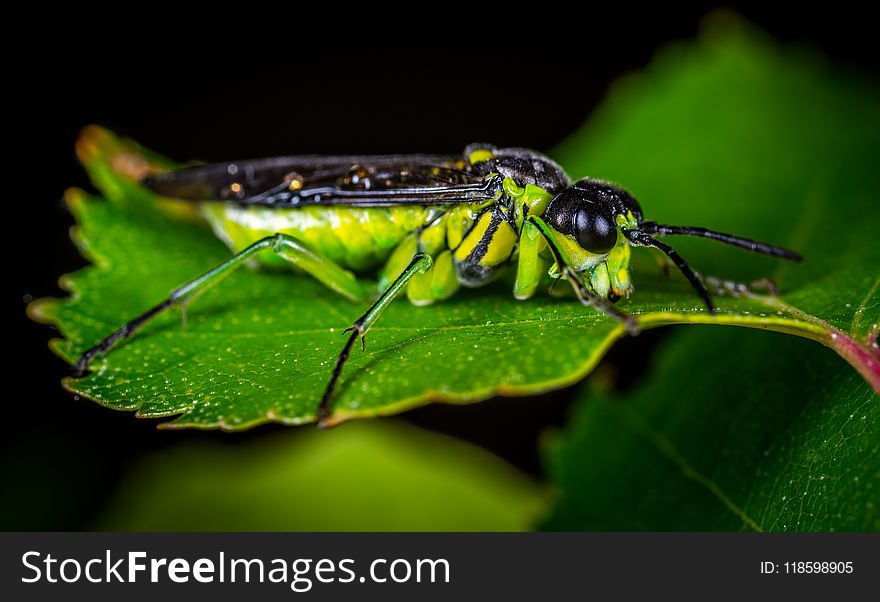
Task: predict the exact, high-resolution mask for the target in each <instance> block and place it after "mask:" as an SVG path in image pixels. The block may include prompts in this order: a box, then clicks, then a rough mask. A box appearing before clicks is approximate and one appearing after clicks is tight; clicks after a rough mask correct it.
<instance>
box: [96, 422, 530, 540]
mask: <svg viewBox="0 0 880 602" xmlns="http://www.w3.org/2000/svg"><path fill="white" fill-rule="evenodd" d="M544 499H545V495H544V492H543V491H542V490H541V489H540V488H539V487H538V486H537V485H536V484H535V483H533V482H532V481H530V480H529V479H527V478H526V477H524V476H523V475H521V474H520V473H518V472H517V471H515V470H513V469H512V468H511V467H510V466H508V465H507V464H505V463H504V462H502V461H501V460H499V459H498V458H496V457H494V456H492V455H491V454H489V453H487V452H485V451H483V450H480V449H479V448H476V447H474V446H472V445H468V444H465V443H461V442H459V441H456V440H454V439H451V438H449V437H444V436H441V435H436V434H432V433H430V432H427V431H423V430H421V429H418V428H415V427H412V426H407V425H406V424H403V423H393V422H392V421H383V422H374V423H372V424H351V425H346V426H345V427H343V428H339V429H335V430H333V431H330V432H319V431H317V430H312V429H307V430H300V431H297V432H296V433H295V435H294V436H291V433H275V434H274V435H270V436H268V437H260V438H259V439H258V440H254V441H251V442H248V443H243V442H240V443H239V444H237V445H235V446H233V447H229V446H225V445H220V444H219V442H216V441H212V442H205V441H202V442H190V443H188V444H182V445H178V446H176V447H172V448H170V449H167V450H164V451H162V452H161V453H157V454H154V455H153V456H147V457H146V458H145V459H143V460H142V461H141V462H140V464H138V465H136V466H135V467H134V468H133V470H131V471H130V472H129V473H127V474H126V477H125V480H124V481H123V483H122V484H121V486H120V488H119V490H118V491H117V493H116V494H115V495H114V496H113V497H112V498H111V500H110V502H109V504H108V506H107V507H106V508H105V511H104V513H103V514H102V516H101V518H100V519H99V520H98V523H97V524H96V525H95V528H97V529H100V530H112V531H118V530H124V531H413V530H415V531H474V530H479V531H522V530H526V529H528V528H530V527H531V525H533V524H534V517H535V514H536V512H537V511H538V510H539V509H540V508H541V506H542V504H543V502H544Z"/></svg>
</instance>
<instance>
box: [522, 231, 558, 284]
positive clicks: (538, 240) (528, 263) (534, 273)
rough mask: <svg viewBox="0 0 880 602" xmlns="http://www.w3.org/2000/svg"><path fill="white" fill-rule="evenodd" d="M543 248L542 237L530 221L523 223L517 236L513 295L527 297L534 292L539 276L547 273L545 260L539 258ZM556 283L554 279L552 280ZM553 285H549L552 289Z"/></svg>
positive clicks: (539, 280) (538, 282) (539, 279)
mask: <svg viewBox="0 0 880 602" xmlns="http://www.w3.org/2000/svg"><path fill="white" fill-rule="evenodd" d="M543 248H544V237H543V236H541V231H540V230H539V229H538V227H537V226H536V225H535V224H533V223H532V222H529V221H527V222H526V223H525V224H523V228H522V233H521V234H520V237H519V258H518V259H517V263H516V282H515V283H514V285H513V296H514V297H516V298H517V299H529V298H530V297H531V296H532V295H534V294H535V291H536V290H537V289H538V285H539V284H540V283H541V277H542V276H543V275H544V274H546V273H547V266H546V265H545V261H544V260H543V259H542V258H541V251H542V250H543ZM553 284H554V285H555V284H556V281H554V282H553ZM552 287H553V285H551V289H552Z"/></svg>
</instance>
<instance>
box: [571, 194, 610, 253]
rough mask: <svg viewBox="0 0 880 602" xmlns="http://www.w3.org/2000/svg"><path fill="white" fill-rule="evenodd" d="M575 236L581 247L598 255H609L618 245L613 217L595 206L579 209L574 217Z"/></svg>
mask: <svg viewBox="0 0 880 602" xmlns="http://www.w3.org/2000/svg"><path fill="white" fill-rule="evenodd" d="M574 234H575V237H576V238H577V241H578V244H579V245H580V246H582V247H583V248H584V249H586V250H587V251H589V252H590V253H596V254H597V255H601V254H603V253H607V252H608V251H610V250H611V249H613V248H614V245H615V244H617V228H616V227H615V225H614V218H613V216H612V215H611V213H610V212H606V211H602V210H601V209H599V208H597V207H596V206H595V205H593V206H587V207H580V208H578V210H577V213H575V216H574Z"/></svg>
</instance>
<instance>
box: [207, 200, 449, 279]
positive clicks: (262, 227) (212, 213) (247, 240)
mask: <svg viewBox="0 0 880 602" xmlns="http://www.w3.org/2000/svg"><path fill="white" fill-rule="evenodd" d="M202 213H203V215H204V216H205V218H206V219H207V220H208V222H209V223H210V224H211V227H212V228H213V229H214V232H215V233H216V234H217V236H218V237H219V238H220V239H221V240H223V241H224V242H225V243H226V244H227V245H228V246H229V247H230V248H231V249H232V250H233V251H240V250H241V249H243V248H245V247H247V246H248V245H249V244H251V243H253V242H256V241H257V240H259V239H261V238H263V237H265V236H269V235H272V234H276V233H279V232H280V233H283V234H288V235H290V236H293V237H294V238H296V239H298V240H301V241H302V242H304V243H306V244H307V245H309V247H311V248H312V249H313V250H315V251H317V252H319V253H321V254H323V255H324V256H326V257H327V258H328V259H330V260H331V261H333V262H334V263H336V264H338V265H340V266H342V267H345V268H348V269H351V270H355V271H359V270H367V269H370V268H374V267H376V266H378V265H380V264H381V263H382V262H384V261H385V259H386V258H387V257H388V255H389V254H390V253H391V250H392V249H393V248H394V247H395V246H396V245H397V244H398V243H399V242H400V241H401V240H403V239H404V238H405V237H406V235H407V234H409V233H410V232H413V231H414V230H417V229H418V228H419V227H420V226H422V225H424V224H426V223H429V222H430V221H431V219H432V216H433V214H434V213H436V210H435V209H432V208H430V207H422V206H417V207H377V208H357V207H345V208H340V207H301V208H296V209H276V208H272V207H238V206H235V205H226V204H219V203H218V204H214V203H205V204H204V205H203V206H202ZM260 260H261V261H262V262H263V263H266V264H271V265H286V266H289V265H290V264H289V263H287V262H285V261H284V260H283V259H280V258H278V257H277V256H275V255H270V254H264V255H261V256H260Z"/></svg>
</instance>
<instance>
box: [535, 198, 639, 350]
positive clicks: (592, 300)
mask: <svg viewBox="0 0 880 602" xmlns="http://www.w3.org/2000/svg"><path fill="white" fill-rule="evenodd" d="M526 223H531V224H533V225H534V226H535V227H536V228H537V229H538V231H539V232H540V233H541V234H542V235H543V237H544V240H546V241H547V246H548V247H549V248H550V251H551V252H552V253H553V258H554V259H555V260H556V265H557V268H558V269H559V273H560V274H562V276H563V278H565V279H566V280H568V282H569V283H570V284H571V287H572V288H573V289H574V293H575V295H577V298H578V300H580V302H581V304H583V305H589V306H592V307H593V308H595V309H597V310H598V311H601V312H602V313H604V314H605V315H606V316H608V317H609V318H613V319H615V320H618V321H619V322H623V325H624V328H626V331H627V332H628V333H629V334H631V335H635V334H638V332H639V325H638V322H636V319H635V318H633V317H632V316H630V315H629V314H625V313H623V312H622V311H620V310H619V309H616V308H615V307H614V306H612V305H611V303H610V302H609V301H608V300H607V299H604V298H602V297H600V296H599V295H597V294H596V293H594V292H593V291H592V290H590V289H589V288H587V285H586V284H584V281H583V280H582V279H581V277H580V276H579V275H578V273H577V272H575V271H574V269H572V267H571V266H570V265H569V263H568V261H567V260H566V259H565V256H564V255H563V253H562V249H561V248H560V247H559V245H558V244H557V243H556V241H555V240H554V238H553V232H552V231H551V229H550V227H549V226H548V225H547V224H546V223H545V222H544V220H542V219H541V218H540V217H537V216H535V215H530V216H529V217H527V218H526Z"/></svg>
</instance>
